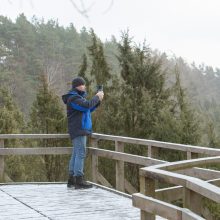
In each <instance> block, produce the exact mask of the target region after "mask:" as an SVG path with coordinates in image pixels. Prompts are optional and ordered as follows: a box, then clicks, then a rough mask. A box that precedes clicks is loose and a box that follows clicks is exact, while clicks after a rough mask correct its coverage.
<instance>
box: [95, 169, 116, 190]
mask: <svg viewBox="0 0 220 220" xmlns="http://www.w3.org/2000/svg"><path fill="white" fill-rule="evenodd" d="M97 180H98V182H100V183H101V184H102V185H104V186H107V187H109V188H113V187H112V185H111V184H110V183H109V182H108V180H106V179H105V177H104V176H103V175H102V174H101V173H100V172H97Z"/></svg>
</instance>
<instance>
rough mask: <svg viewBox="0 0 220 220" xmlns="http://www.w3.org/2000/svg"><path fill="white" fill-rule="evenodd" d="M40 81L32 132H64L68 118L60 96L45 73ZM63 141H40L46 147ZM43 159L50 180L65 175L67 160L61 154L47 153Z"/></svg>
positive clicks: (32, 114)
mask: <svg viewBox="0 0 220 220" xmlns="http://www.w3.org/2000/svg"><path fill="white" fill-rule="evenodd" d="M40 82H41V85H40V87H39V91H38V94H37V97H36V100H35V101H34V102H33V106H32V110H31V113H30V119H31V120H30V126H31V128H32V132H34V133H35V132H36V133H42V134H49V133H63V132H64V131H66V120H65V118H64V115H63V110H62V107H61V105H60V103H59V99H58V96H56V95H55V94H54V93H53V92H52V91H51V90H50V89H49V87H48V82H47V79H46V77H45V75H44V76H42V78H41V80H40ZM61 143H63V142H61V141H55V140H53V139H52V140H43V141H40V142H39V144H41V145H43V146H44V147H49V146H50V147H51V146H53V147H54V146H57V145H60V144H61ZM43 160H44V165H45V172H46V177H47V180H48V181H56V180H59V179H60V178H63V177H64V176H65V175H64V172H63V169H64V167H65V166H66V165H67V161H65V160H63V159H62V158H61V156H60V155H59V156H50V155H45V156H43Z"/></svg>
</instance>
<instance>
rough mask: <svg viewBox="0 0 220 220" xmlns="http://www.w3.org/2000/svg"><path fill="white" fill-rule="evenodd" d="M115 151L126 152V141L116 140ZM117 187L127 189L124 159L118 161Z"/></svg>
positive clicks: (121, 189)
mask: <svg viewBox="0 0 220 220" xmlns="http://www.w3.org/2000/svg"><path fill="white" fill-rule="evenodd" d="M115 151H117V152H124V143H122V142H118V141H115ZM115 169H116V189H117V190H119V191H121V192H124V191H125V182H124V181H125V174H124V161H119V160H117V161H116V167H115Z"/></svg>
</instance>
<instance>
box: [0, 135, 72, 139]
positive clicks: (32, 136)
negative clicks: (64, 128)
mask: <svg viewBox="0 0 220 220" xmlns="http://www.w3.org/2000/svg"><path fill="white" fill-rule="evenodd" d="M53 138H55V139H63V138H64V139H66V138H69V134H0V139H53Z"/></svg>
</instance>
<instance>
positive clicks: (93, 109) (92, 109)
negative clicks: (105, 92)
mask: <svg viewBox="0 0 220 220" xmlns="http://www.w3.org/2000/svg"><path fill="white" fill-rule="evenodd" d="M99 106H100V101H99V103H98V104H97V105H96V106H94V107H93V108H91V109H90V112H94V111H95V110H96V109H97V108H98V107H99Z"/></svg>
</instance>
